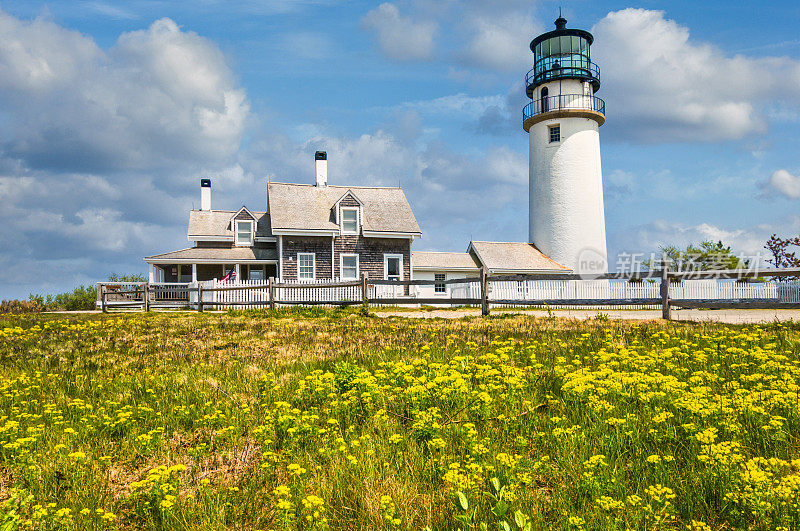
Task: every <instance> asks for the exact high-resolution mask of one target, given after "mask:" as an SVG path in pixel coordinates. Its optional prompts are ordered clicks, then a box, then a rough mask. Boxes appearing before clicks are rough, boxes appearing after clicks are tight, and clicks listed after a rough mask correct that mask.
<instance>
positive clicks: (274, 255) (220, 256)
mask: <svg viewBox="0 0 800 531" xmlns="http://www.w3.org/2000/svg"><path fill="white" fill-rule="evenodd" d="M277 259H278V251H277V250H275V249H258V248H253V247H234V248H232V249H215V248H206V247H189V248H188V249H181V250H179V251H170V252H168V253H161V254H156V255H153V256H148V257H147V258H145V260H197V261H200V262H202V261H203V260H212V261H215V262H216V261H223V260H225V261H226V262H243V261H247V260H277Z"/></svg>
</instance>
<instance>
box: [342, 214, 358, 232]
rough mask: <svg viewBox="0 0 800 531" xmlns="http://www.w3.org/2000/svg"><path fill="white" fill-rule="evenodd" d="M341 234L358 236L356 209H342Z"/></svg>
mask: <svg viewBox="0 0 800 531" xmlns="http://www.w3.org/2000/svg"><path fill="white" fill-rule="evenodd" d="M341 228H342V234H358V209H357V208H342V223H341Z"/></svg>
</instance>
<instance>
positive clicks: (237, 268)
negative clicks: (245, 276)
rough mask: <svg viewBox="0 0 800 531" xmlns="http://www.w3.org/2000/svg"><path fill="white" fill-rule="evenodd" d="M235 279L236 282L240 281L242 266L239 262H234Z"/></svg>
mask: <svg viewBox="0 0 800 531" xmlns="http://www.w3.org/2000/svg"><path fill="white" fill-rule="evenodd" d="M236 280H237V281H238V282H241V281H242V268H241V266H240V264H236Z"/></svg>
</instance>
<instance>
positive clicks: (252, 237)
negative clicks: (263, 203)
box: [233, 219, 256, 247]
mask: <svg viewBox="0 0 800 531" xmlns="http://www.w3.org/2000/svg"><path fill="white" fill-rule="evenodd" d="M240 223H248V224H249V225H250V239H249V240H247V241H242V240H240V239H239V224H240ZM255 225H256V222H255V221H254V220H252V219H237V220H236V221H235V222H234V224H233V228H234V231H233V237H234V241H235V244H236V245H240V246H248V247H250V246H252V245H253V242H254V241H255V240H256V227H255Z"/></svg>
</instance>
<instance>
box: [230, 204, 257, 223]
mask: <svg viewBox="0 0 800 531" xmlns="http://www.w3.org/2000/svg"><path fill="white" fill-rule="evenodd" d="M242 212H244V213H245V214H247V215H248V216H249V217H250V218H252V219H254V220H256V221H258V218H257V217H256V215H255V214H253V213H252V212H250V209H249V208H247V207H246V206H244V205H242V208H240V209H239V210H237V211H236V212H234V214H233V215H232V216H231V220H230V223H231V226H233V221H234V220H236V219H243V218H240V217H239V214H241V213H242ZM245 221H246V220H245Z"/></svg>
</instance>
